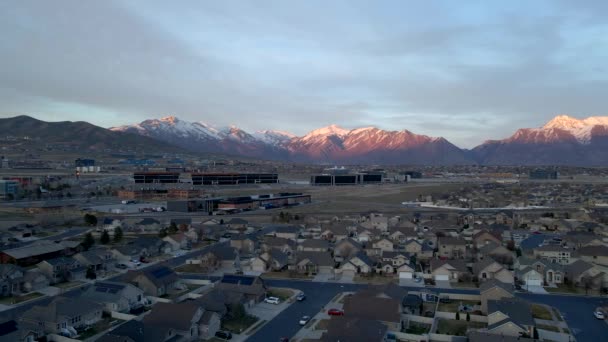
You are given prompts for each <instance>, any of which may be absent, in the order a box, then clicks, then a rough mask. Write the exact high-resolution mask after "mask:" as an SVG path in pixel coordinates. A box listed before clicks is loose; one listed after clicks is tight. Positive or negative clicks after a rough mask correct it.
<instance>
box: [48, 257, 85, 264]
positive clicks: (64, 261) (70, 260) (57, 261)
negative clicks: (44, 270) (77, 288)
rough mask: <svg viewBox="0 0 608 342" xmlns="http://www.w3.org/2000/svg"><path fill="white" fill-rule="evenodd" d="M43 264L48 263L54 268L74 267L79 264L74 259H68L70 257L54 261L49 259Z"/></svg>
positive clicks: (54, 259)
mask: <svg viewBox="0 0 608 342" xmlns="http://www.w3.org/2000/svg"><path fill="white" fill-rule="evenodd" d="M42 262H47V263H49V264H50V265H53V266H63V265H68V266H69V265H73V264H75V263H77V261H76V260H74V259H72V258H68V257H58V258H53V259H48V260H45V261H42Z"/></svg>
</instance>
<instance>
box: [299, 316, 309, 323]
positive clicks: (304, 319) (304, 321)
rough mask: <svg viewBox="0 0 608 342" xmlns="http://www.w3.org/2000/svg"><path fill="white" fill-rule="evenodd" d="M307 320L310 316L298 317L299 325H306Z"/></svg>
mask: <svg viewBox="0 0 608 342" xmlns="http://www.w3.org/2000/svg"><path fill="white" fill-rule="evenodd" d="M308 321H310V316H303V317H302V318H300V325H306V323H308Z"/></svg>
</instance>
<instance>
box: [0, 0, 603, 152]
mask: <svg viewBox="0 0 608 342" xmlns="http://www.w3.org/2000/svg"><path fill="white" fill-rule="evenodd" d="M490 3H491V4H490ZM606 18H608V1H604V0H600V1H595V2H594V1H584V2H575V1H558V0H553V1H542V0H538V1H529V0H527V1H404V0H397V1H375V0H370V1H355V0H348V1H310V0H309V1H298V2H296V1H280V0H278V1H263V0H256V1H186V0H180V1H176V2H173V1H150V0H145V1H144V0H129V1H126V0H125V1H108V0H104V1H80V0H73V1H57V0H56V1H39V0H37V1H28V0H19V1H12V0H9V1H2V2H0V117H10V116H14V115H16V114H28V115H32V116H35V117H37V118H41V119H44V120H53V121H56V120H86V121H89V122H92V123H95V124H98V125H101V126H104V127H110V126H116V125H122V124H127V123H133V122H139V121H141V120H144V119H147V118H158V117H162V116H166V115H170V114H171V115H176V116H178V117H180V118H182V119H185V120H189V121H205V122H208V123H212V124H215V125H228V124H235V125H237V126H239V127H242V128H244V129H246V130H258V129H282V130H288V131H291V132H293V133H296V134H303V133H305V132H306V131H308V130H311V129H314V128H318V127H321V126H325V125H329V124H332V123H335V124H338V125H341V126H344V127H347V128H354V127H360V126H370V125H373V126H377V127H380V128H383V129H391V130H401V129H408V130H411V131H413V132H415V133H421V134H427V135H432V136H443V137H446V138H447V139H448V140H450V141H452V142H453V143H455V144H457V145H459V146H461V147H472V146H474V145H476V144H479V143H481V142H482V141H484V140H486V139H488V138H503V137H506V136H509V135H510V134H511V133H512V132H513V131H514V130H515V129H516V128H518V127H537V126H541V125H542V124H543V123H544V122H546V121H548V120H549V119H550V118H551V117H553V116H555V115H556V114H564V113H566V114H570V115H572V116H576V117H586V116H591V115H607V114H608V113H607V110H606V101H605V98H606V96H607V94H608V69H607V68H608V66H607V65H606V61H607V60H608V19H606Z"/></svg>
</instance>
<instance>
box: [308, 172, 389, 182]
mask: <svg viewBox="0 0 608 342" xmlns="http://www.w3.org/2000/svg"><path fill="white" fill-rule="evenodd" d="M384 177H385V174H384V172H379V171H363V172H360V173H332V174H318V175H312V176H310V184H311V185H357V184H374V183H382V182H383V181H384Z"/></svg>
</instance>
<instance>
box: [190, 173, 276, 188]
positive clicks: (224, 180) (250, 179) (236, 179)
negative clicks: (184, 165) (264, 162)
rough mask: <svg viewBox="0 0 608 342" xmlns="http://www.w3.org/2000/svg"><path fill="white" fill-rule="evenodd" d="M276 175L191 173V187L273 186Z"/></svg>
mask: <svg viewBox="0 0 608 342" xmlns="http://www.w3.org/2000/svg"><path fill="white" fill-rule="evenodd" d="M278 182H279V175H278V174H276V173H193V174H192V184H193V185H238V184H274V183H278Z"/></svg>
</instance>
